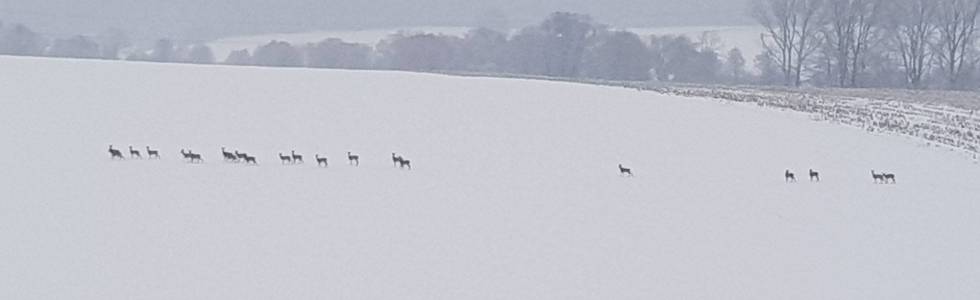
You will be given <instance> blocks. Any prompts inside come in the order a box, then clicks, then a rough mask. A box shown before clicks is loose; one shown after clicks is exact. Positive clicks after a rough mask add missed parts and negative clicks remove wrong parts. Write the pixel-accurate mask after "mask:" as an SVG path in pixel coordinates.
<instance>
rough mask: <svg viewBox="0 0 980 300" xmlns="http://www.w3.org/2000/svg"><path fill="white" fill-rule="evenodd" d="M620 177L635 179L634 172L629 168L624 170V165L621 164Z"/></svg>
mask: <svg viewBox="0 0 980 300" xmlns="http://www.w3.org/2000/svg"><path fill="white" fill-rule="evenodd" d="M619 175H620V176H622V175H626V176H627V177H633V170H630V169H629V168H624V167H623V164H619Z"/></svg>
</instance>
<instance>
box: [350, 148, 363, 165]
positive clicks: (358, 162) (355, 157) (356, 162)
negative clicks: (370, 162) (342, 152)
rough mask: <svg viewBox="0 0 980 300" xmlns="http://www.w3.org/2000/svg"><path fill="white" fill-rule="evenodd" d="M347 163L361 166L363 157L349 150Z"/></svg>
mask: <svg viewBox="0 0 980 300" xmlns="http://www.w3.org/2000/svg"><path fill="white" fill-rule="evenodd" d="M347 163H349V164H351V165H353V166H360V165H361V157H360V156H358V155H357V154H351V153H350V151H347Z"/></svg>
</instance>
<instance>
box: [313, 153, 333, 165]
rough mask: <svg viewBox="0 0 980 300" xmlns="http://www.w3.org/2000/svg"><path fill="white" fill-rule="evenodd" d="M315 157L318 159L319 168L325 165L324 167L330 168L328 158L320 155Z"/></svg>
mask: <svg viewBox="0 0 980 300" xmlns="http://www.w3.org/2000/svg"><path fill="white" fill-rule="evenodd" d="M315 157H316V165H317V166H319V165H323V167H329V166H330V165H329V164H327V158H326V157H320V154H317V155H316V156H315Z"/></svg>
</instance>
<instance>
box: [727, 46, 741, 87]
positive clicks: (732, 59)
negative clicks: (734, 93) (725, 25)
mask: <svg viewBox="0 0 980 300" xmlns="http://www.w3.org/2000/svg"><path fill="white" fill-rule="evenodd" d="M725 66H726V67H727V68H728V72H729V74H728V75H730V76H732V78H731V80H732V83H740V82H742V74H745V56H743V55H742V50H739V49H738V48H737V47H736V48H732V49H731V50H729V51H728V56H726V57H725Z"/></svg>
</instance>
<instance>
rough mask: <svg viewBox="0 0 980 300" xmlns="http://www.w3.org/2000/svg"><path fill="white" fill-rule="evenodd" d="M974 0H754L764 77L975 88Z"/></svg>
mask: <svg viewBox="0 0 980 300" xmlns="http://www.w3.org/2000/svg"><path fill="white" fill-rule="evenodd" d="M978 11H980V0H754V2H753V4H752V8H751V13H752V16H753V17H754V18H755V19H756V20H757V21H758V22H759V24H761V25H762V27H763V28H764V30H765V33H764V34H763V35H762V39H761V41H762V43H763V45H764V46H765V50H766V51H765V53H763V54H762V55H760V56H758V57H757V58H756V62H757V66H758V69H759V70H760V72H761V77H763V78H765V80H763V81H764V82H767V83H772V84H783V85H791V86H801V85H804V84H809V85H814V86H833V87H850V88H860V87H892V88H909V89H925V88H935V89H956V90H964V89H976V88H978V87H980V83H978V75H980V74H978V67H980V51H978V50H980V48H978V44H977V40H976V34H975V33H976V24H977V13H978Z"/></svg>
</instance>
